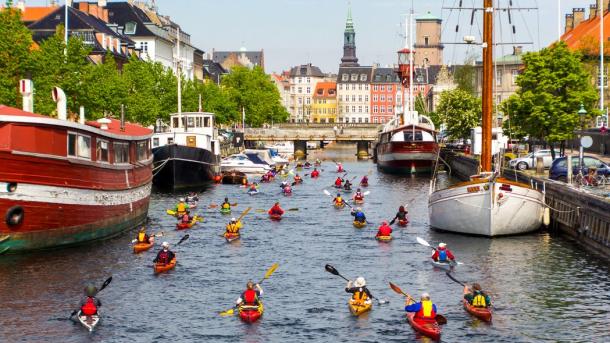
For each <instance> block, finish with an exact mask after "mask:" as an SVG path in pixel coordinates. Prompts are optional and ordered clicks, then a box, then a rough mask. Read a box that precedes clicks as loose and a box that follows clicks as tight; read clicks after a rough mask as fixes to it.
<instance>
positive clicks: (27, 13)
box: [16, 0, 57, 26]
mask: <svg viewBox="0 0 610 343" xmlns="http://www.w3.org/2000/svg"><path fill="white" fill-rule="evenodd" d="M16 7H17V8H18V9H19V10H20V11H21V21H22V22H23V23H24V24H25V25H26V26H28V25H30V24H32V23H33V22H36V21H38V20H40V19H42V18H44V17H46V16H48V15H49V14H51V12H53V11H55V10H56V9H57V4H56V3H55V4H53V5H51V6H29V7H26V6H25V0H19V1H17V3H16Z"/></svg>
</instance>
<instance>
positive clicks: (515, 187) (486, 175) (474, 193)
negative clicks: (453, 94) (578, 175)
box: [428, 0, 545, 237]
mask: <svg viewBox="0 0 610 343" xmlns="http://www.w3.org/2000/svg"><path fill="white" fill-rule="evenodd" d="M483 4H484V10H483V109H482V110H483V117H482V150H481V170H482V172H481V174H479V175H474V176H471V177H470V181H466V182H461V183H458V184H455V185H452V186H450V187H447V188H445V189H440V190H435V188H436V182H435V181H436V178H433V180H432V181H431V184H430V197H429V200H428V210H429V215H430V226H431V227H432V228H436V229H440V230H444V231H451V232H457V233H464V234H472V235H482V236H487V237H494V236H501V235H513V234H521V233H526V232H531V231H534V230H537V229H538V228H540V226H541V224H542V220H543V215H544V208H545V205H544V194H543V193H542V192H541V191H539V190H537V189H535V188H533V187H532V186H530V185H528V184H524V183H520V182H515V181H512V180H508V179H505V178H503V177H501V176H500V173H499V171H495V172H494V171H493V170H492V149H491V145H492V134H491V128H492V110H493V104H492V101H493V94H492V91H493V76H494V74H493V46H494V44H493V15H494V8H493V1H492V0H484V1H483Z"/></svg>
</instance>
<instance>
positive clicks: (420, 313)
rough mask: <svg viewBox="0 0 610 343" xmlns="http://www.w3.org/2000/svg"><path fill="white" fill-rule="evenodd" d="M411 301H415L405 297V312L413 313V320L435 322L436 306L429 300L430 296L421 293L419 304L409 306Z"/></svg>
mask: <svg viewBox="0 0 610 343" xmlns="http://www.w3.org/2000/svg"><path fill="white" fill-rule="evenodd" d="M411 301H413V302H414V301H415V300H414V299H413V298H411V297H407V304H406V306H405V311H407V312H415V317H414V319H415V320H420V321H436V305H435V304H433V303H432V301H431V300H430V294H428V293H422V295H421V301H420V302H417V303H416V302H414V303H413V304H410V305H409V303H410V302H411Z"/></svg>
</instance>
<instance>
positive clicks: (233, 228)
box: [227, 224, 239, 233]
mask: <svg viewBox="0 0 610 343" xmlns="http://www.w3.org/2000/svg"><path fill="white" fill-rule="evenodd" d="M227 232H228V233H238V232H239V224H227Z"/></svg>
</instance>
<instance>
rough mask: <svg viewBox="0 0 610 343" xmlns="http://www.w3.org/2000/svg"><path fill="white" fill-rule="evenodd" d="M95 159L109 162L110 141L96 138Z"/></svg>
mask: <svg viewBox="0 0 610 343" xmlns="http://www.w3.org/2000/svg"><path fill="white" fill-rule="evenodd" d="M95 160H96V161H98V162H108V141H104V140H101V139H96V140H95Z"/></svg>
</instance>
